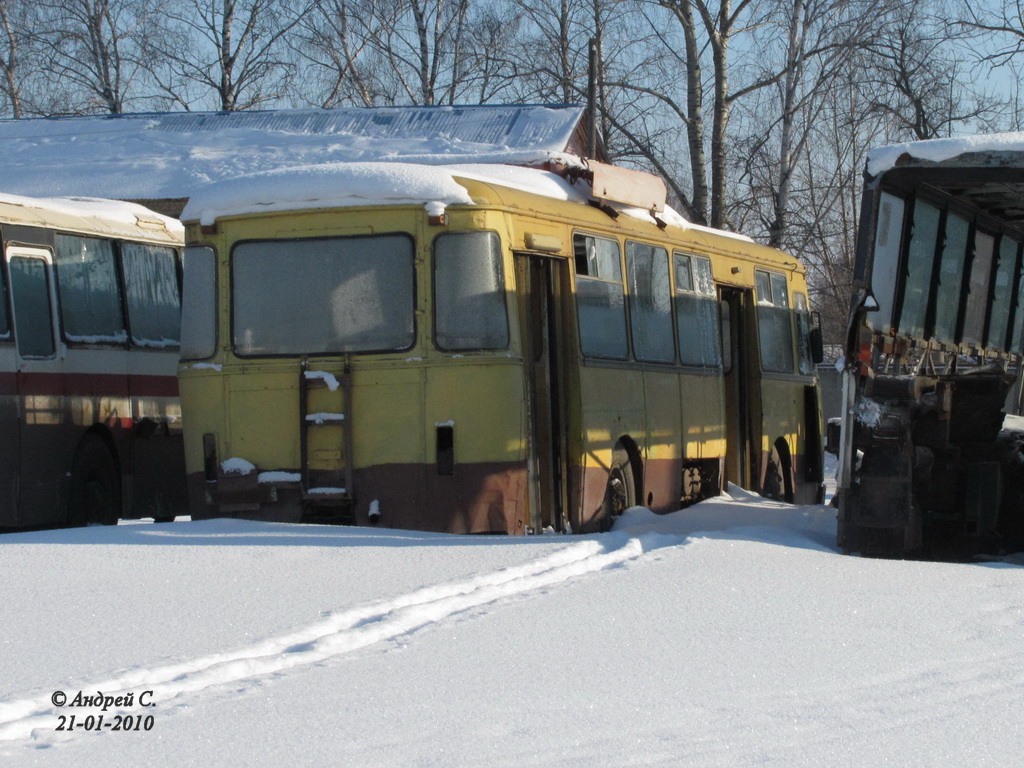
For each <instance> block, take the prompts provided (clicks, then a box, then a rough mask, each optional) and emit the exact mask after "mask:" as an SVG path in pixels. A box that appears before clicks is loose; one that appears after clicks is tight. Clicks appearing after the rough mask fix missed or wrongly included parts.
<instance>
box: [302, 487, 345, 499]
mask: <svg viewBox="0 0 1024 768" xmlns="http://www.w3.org/2000/svg"><path fill="white" fill-rule="evenodd" d="M303 496H305V497H306V498H307V499H311V500H315V501H321V502H325V501H339V500H345V501H347V500H348V490H347V489H345V488H335V487H331V486H324V487H321V488H307V489H306V491H305V492H304V493H303Z"/></svg>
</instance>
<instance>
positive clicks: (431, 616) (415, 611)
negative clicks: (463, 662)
mask: <svg viewBox="0 0 1024 768" xmlns="http://www.w3.org/2000/svg"><path fill="white" fill-rule="evenodd" d="M684 541H685V537H681V536H669V535H663V534H645V535H643V536H640V537H636V538H630V537H627V536H626V535H625V534H619V535H615V534H610V535H607V536H604V537H602V540H601V541H596V540H584V541H579V542H575V543H573V544H571V545H569V546H567V547H564V548H562V549H559V550H558V551H556V552H554V553H552V554H550V555H548V556H546V557H542V558H538V559H537V560H533V561H530V562H527V563H524V564H522V565H517V566H510V567H507V568H502V569H500V570H497V571H492V572H489V573H484V574H478V575H476V576H471V577H469V578H466V579H460V580H456V581H451V582H447V583H442V584H438V585H433V586H429V587H423V588H421V589H416V590H413V591H412V592H409V593H406V594H403V595H399V596H398V597H394V598H390V599H387V600H379V601H375V602H371V603H368V604H366V605H363V606H358V607H355V608H352V609H349V610H345V611H341V612H339V613H337V614H331V615H328V616H327V617H326V618H325V619H323V620H321V621H318V622H315V623H313V624H310V625H308V626H306V627H303V628H301V629H298V630H295V631H293V632H289V633H287V634H284V635H280V636H278V637H272V638H268V639H265V640H262V641H260V642H258V643H255V644H253V645H251V646H247V647H242V648H240V649H237V650H233V651H226V652H222V653H213V654H209V655H206V656H200V657H198V658H194V659H190V660H187V661H182V662H177V663H174V664H168V665H164V666H160V667H154V668H152V669H135V670H130V671H128V672H125V673H124V674H120V675H117V676H115V677H111V678H109V679H106V680H101V681H97V682H92V683H82V684H81V685H76V686H74V688H75V690H74V691H69V694H68V695H69V700H70V699H71V698H73V696H74V694H75V692H77V691H78V690H80V691H81V692H82V694H83V695H95V694H96V693H97V692H102V693H103V695H105V696H115V697H116V696H118V695H121V694H125V693H129V692H134V693H136V694H138V693H139V692H140V691H143V690H152V691H153V692H154V695H153V701H155V702H158V703H159V704H160V707H161V711H162V712H166V711H167V707H173V706H177V705H179V704H181V703H182V701H181V699H182V698H183V697H187V696H189V695H191V694H196V693H198V692H200V691H203V690H205V689H207V688H212V687H215V686H224V685H228V684H232V683H244V682H245V681H248V680H255V679H259V678H264V677H267V676H269V675H273V674H278V673H282V672H286V671H288V670H290V669H295V668H297V667H306V666H309V665H311V664H316V663H318V662H322V661H325V660H327V659H331V658H335V657H338V656H342V655H344V654H347V653H351V652H352V651H356V650H359V649H361V648H366V647H368V646H371V645H375V644H377V643H380V642H384V641H387V640H393V639H395V638H398V637H401V636H403V635H407V634H410V633H412V632H415V631H417V630H419V629H422V628H424V627H427V626H430V625H432V624H436V623H438V622H440V621H442V620H444V619H446V618H448V617H450V616H454V615H457V614H460V613H464V612H465V611H468V610H472V609H474V608H479V607H482V606H485V605H489V604H491V603H495V602H497V601H500V600H502V599H505V598H509V597H514V596H517V595H525V594H528V593H530V592H535V591H537V590H541V589H544V588H546V587H552V586H555V585H558V584H560V583H563V582H567V581H570V580H572V579H574V578H576V577H579V576H582V575H584V574H588V573H594V572H596V571H603V570H608V569H611V568H616V567H619V566H621V565H624V564H625V563H627V562H629V561H632V560H636V559H637V558H639V557H640V556H642V555H643V554H644V553H645V552H649V551H652V550H654V549H660V548H662V547H666V546H673V545H677V544H682V543H683V542H684ZM50 693H51V692H49V691H47V692H46V693H45V694H40V695H38V696H37V697H35V698H26V699H20V700H15V701H9V702H0V742H2V741H11V740H18V739H26V738H29V737H32V736H33V730H34V729H36V728H46V729H48V731H49V734H48V737H47V740H56V739H55V737H57V736H59V735H62V734H55V733H54V732H53V728H54V727H55V721H56V717H57V715H58V714H60V713H61V712H63V711H65V710H64V709H61V708H58V707H55V706H53V704H52V702H51V701H50ZM116 712H117V710H116V709H115V708H110V709H109V710H108V711H107V713H106V714H107V715H108V717H113V715H114V714H115V713H116ZM67 713H68V714H75V715H76V717H77V718H78V719H79V720H80V719H81V718H83V717H86V716H88V715H89V714H99V713H100V710H99V708H92V709H90V708H81V707H76V708H75V709H73V710H67ZM132 713H133V714H138V710H137V708H136V709H135V710H132ZM143 713H144V711H143ZM36 735H37V736H38V734H36Z"/></svg>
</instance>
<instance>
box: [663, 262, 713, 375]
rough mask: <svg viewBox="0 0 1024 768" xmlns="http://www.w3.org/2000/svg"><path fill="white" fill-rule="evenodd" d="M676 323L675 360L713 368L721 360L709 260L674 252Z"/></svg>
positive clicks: (684, 363) (685, 363)
mask: <svg viewBox="0 0 1024 768" xmlns="http://www.w3.org/2000/svg"><path fill="white" fill-rule="evenodd" d="M673 259H674V261H675V273H676V323H677V327H678V330H679V360H680V362H681V363H682V364H683V365H699V366H703V367H706V368H717V367H718V366H719V365H721V363H722V352H721V349H720V344H721V338H722V336H721V334H720V332H719V329H718V302H717V301H715V283H714V281H713V280H712V278H711V260H710V259H707V258H704V257H702V256H690V255H689V254H685V253H674V254H673Z"/></svg>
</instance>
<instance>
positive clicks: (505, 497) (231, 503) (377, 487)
mask: <svg viewBox="0 0 1024 768" xmlns="http://www.w3.org/2000/svg"><path fill="white" fill-rule="evenodd" d="M802 465H803V461H802V457H798V458H797V461H796V467H795V469H796V470H797V471H798V472H799V471H800V470H802V468H803V467H802ZM720 467H721V460H720V459H718V458H711V459H699V460H685V459H652V460H648V461H647V462H645V464H644V470H643V476H642V477H638V478H637V482H636V487H635V493H636V497H635V503H637V504H640V505H643V506H647V507H650V508H651V509H652V510H653V511H654V512H658V513H667V512H673V511H675V510H677V509H680V508H681V507H683V506H686V505H688V504H690V503H693V502H695V501H699V500H701V499H705V498H710V497H713V496H716V495H718V493H719V492H720V490H721V488H720V483H721V474H720ZM798 477H799V475H798ZM571 478H572V480H571V482H572V486H573V487H574V488H575V489H579V490H578V492H577V493H579V492H581V493H579V495H577V493H573V492H570V500H573V499H574V498H580V497H582V498H581V503H580V514H579V515H577V516H574V518H575V519H574V520H573V521H572V522H573V523H574V525H573V527H574V529H575V530H577V531H579V532H588V531H594V530H599V528H600V516H601V513H602V505H603V502H604V496H605V492H606V489H607V485H608V471H607V469H605V468H604V467H599V466H594V467H588V468H587V469H586V470H584V471H582V472H581V471H580V469H579V468H573V470H572V471H571ZM188 481H189V498H190V502H191V510H192V516H193V518H195V519H203V518H210V517H240V518H244V519H251V520H267V521H275V522H299V521H301V520H302V519H303V516H304V513H305V512H307V511H308V507H307V506H305V505H304V504H303V502H302V500H301V497H300V493H299V489H298V487H297V485H296V484H288V485H276V486H275V485H259V484H258V483H257V480H256V475H255V473H254V474H253V475H252V476H251V478H250V481H249V482H248V483H244V482H242V483H236V484H235V487H234V490H228V489H226V488H225V489H218V488H217V484H216V483H207V482H206V480H205V479H204V477H203V474H202V473H199V472H196V473H192V474H191V475H190V476H189V479H188ZM354 482H355V488H356V491H357V499H356V502H355V522H356V523H357V524H359V525H371V524H376V525H380V526H384V527H388V528H404V529H409V530H421V531H438V532H443V533H510V534H522V533H525V532H526V530H527V527H528V525H529V504H528V474H527V468H526V465H525V464H523V463H520V462H487V463H478V464H458V465H456V467H455V468H454V471H453V473H452V474H451V475H439V474H438V473H437V467H436V465H423V464H381V465H377V466H373V467H365V468H361V469H356V470H355V471H354ZM796 490H797V496H798V498H797V499H796V501H797V503H814V501H815V499H813V498H811V497H812V495H814V494H815V493H816V490H817V484H816V483H799V482H798V483H796ZM210 501H213V502H214V503H210ZM570 503H571V502H570ZM371 509H373V510H376V511H378V512H379V517H377V518H376V519H375V520H371V518H370V512H371Z"/></svg>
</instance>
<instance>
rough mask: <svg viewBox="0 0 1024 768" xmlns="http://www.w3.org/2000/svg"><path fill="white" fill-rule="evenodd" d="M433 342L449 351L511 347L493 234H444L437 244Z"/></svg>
mask: <svg viewBox="0 0 1024 768" xmlns="http://www.w3.org/2000/svg"><path fill="white" fill-rule="evenodd" d="M434 340H435V341H436V342H437V346H438V347H439V348H441V349H446V350H462V349H505V348H506V347H508V317H507V314H506V311H505V280H504V275H503V274H502V268H501V242H500V241H499V240H498V236H497V234H495V233H494V232H467V233H462V234H446V235H441V236H439V237H438V238H437V240H436V241H435V242H434Z"/></svg>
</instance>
